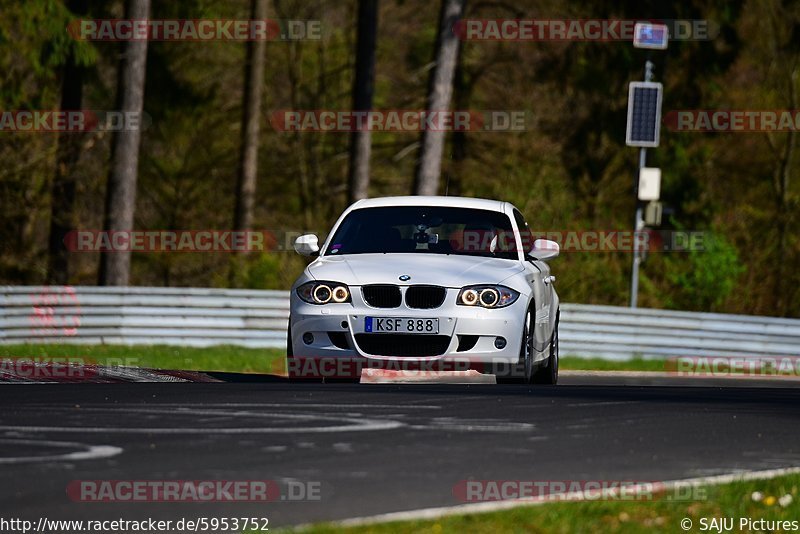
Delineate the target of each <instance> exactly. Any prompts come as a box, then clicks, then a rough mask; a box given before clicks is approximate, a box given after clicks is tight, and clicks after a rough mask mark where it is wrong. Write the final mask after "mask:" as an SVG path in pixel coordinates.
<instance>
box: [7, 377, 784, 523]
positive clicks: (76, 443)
mask: <svg viewBox="0 0 800 534" xmlns="http://www.w3.org/2000/svg"><path fill="white" fill-rule="evenodd" d="M635 380H636V379H635V378H626V379H624V380H623V381H622V382H620V381H617V382H616V384H615V382H614V381H613V380H609V379H608V378H605V379H604V378H595V377H591V376H589V377H585V376H584V377H581V376H577V377H575V376H573V377H564V378H563V385H561V386H559V387H557V388H547V387H540V388H527V387H515V386H493V385H488V386H487V385H436V384H428V385H373V386H365V385H348V384H288V383H285V382H281V381H271V382H270V381H265V382H261V383H205V384H192V383H188V384H183V383H157V384H58V385H41V384H39V385H5V386H0V396H2V397H1V398H2V406H3V412H2V417H0V464H2V470H3V475H2V481H3V483H2V484H1V485H0V502H2V514H1V515H3V516H4V517H9V516H16V517H21V518H28V519H32V520H36V519H37V518H39V517H41V516H46V517H47V518H49V519H116V518H120V517H122V518H125V519H145V518H148V517H153V518H162V519H179V518H181V517H233V516H238V517H242V516H257V517H268V518H269V521H270V527H280V526H285V525H291V524H301V523H308V522H311V521H319V520H336V519H343V518H352V517H359V516H370V515H374V514H380V513H386V512H394V511H402V510H413V509H419V508H429V507H438V506H453V505H459V504H463V501H461V500H459V499H458V498H456V497H455V496H454V492H453V489H454V486H456V485H457V484H458V483H459V482H460V481H464V480H466V479H478V480H506V479H508V480H537V481H542V480H649V481H659V480H675V479H682V478H688V477H697V476H706V475H715V474H724V473H731V472H737V471H745V470H763V469H772V468H780V467H790V466H800V440H798V437H799V436H800V430H798V428H800V410H798V408H800V389H798V387H797V386H796V385H794V384H791V383H782V382H776V381H770V380H765V381H747V382H744V381H742V380H739V381H736V384H734V385H736V386H739V387H730V388H720V387H714V386H707V385H704V384H705V383H704V382H703V381H702V380H692V381H691V382H690V384H689V385H686V384H685V381H684V382H680V381H672V380H671V379H668V378H662V379H658V380H656V379H650V380H649V381H648V383H649V384H650V385H648V386H646V387H640V386H632V385H623V386H621V385H618V384H620V383H628V384H630V383H632V382H633V383H635ZM721 382H723V381H717V382H713V384H718V383H721ZM597 384H599V385H597ZM670 384H682V385H670ZM762 385H767V386H772V387H761V386H762ZM775 386H777V387H775ZM109 479H111V480H184V481H185V480H272V481H275V482H276V483H278V485H279V486H280V487H281V491H282V492H284V493H282V496H283V497H284V498H286V497H287V494H288V493H287V492H289V485H290V484H294V488H295V490H296V489H297V488H298V487H301V486H302V487H303V488H311V487H315V488H317V489H318V492H319V493H318V497H319V498H318V499H316V500H311V501H309V500H301V501H296V502H295V501H292V500H291V498H290V499H289V500H281V499H276V500H275V501H274V502H269V503H243V502H219V503H143V502H128V503H106V502H88V503H87V502H75V501H73V500H71V498H70V496H69V495H68V493H67V491H66V488H67V486H68V484H69V483H70V481H75V480H109ZM294 496H295V497H297V493H295V494H294Z"/></svg>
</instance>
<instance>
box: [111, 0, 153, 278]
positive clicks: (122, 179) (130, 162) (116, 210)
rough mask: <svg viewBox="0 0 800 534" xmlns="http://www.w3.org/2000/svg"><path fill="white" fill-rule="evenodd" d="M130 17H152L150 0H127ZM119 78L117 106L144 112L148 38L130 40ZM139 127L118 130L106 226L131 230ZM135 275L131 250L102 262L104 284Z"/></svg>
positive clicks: (123, 110) (125, 45) (130, 110)
mask: <svg viewBox="0 0 800 534" xmlns="http://www.w3.org/2000/svg"><path fill="white" fill-rule="evenodd" d="M125 17H126V18H127V19H147V18H149V17H150V0H127V2H126V6H125ZM124 47H125V51H124V52H123V55H122V60H121V61H120V66H119V74H118V78H117V110H118V111H121V112H123V113H135V114H138V115H139V116H141V113H142V107H143V103H144V79H145V70H146V67H147V40H141V41H128V42H126V43H125V44H124ZM140 139H141V131H140V130H139V128H133V129H131V130H120V131H117V132H115V133H114V140H113V149H112V156H111V172H110V174H109V177H108V190H107V192H106V214H105V225H104V229H105V230H107V231H131V230H132V229H133V217H134V213H135V211H136V177H137V173H138V167H139V141H140ZM130 275H131V253H130V251H129V250H128V251H120V252H110V253H105V254H103V256H102V259H101V262H100V285H103V286H126V285H128V282H129V281H130Z"/></svg>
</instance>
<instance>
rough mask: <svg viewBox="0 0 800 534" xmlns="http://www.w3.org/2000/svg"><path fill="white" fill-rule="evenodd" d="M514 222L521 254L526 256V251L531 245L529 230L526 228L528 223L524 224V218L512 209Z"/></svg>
mask: <svg viewBox="0 0 800 534" xmlns="http://www.w3.org/2000/svg"><path fill="white" fill-rule="evenodd" d="M514 221H516V223H517V228H518V229H519V237H520V240H521V241H522V252H523V253H524V254H525V255H526V256H527V254H528V251H529V250H530V249H531V246H532V245H533V239H532V237H531V230H530V228H528V223H526V222H525V217H523V216H522V214H521V213H520V212H519V210H518V209H514Z"/></svg>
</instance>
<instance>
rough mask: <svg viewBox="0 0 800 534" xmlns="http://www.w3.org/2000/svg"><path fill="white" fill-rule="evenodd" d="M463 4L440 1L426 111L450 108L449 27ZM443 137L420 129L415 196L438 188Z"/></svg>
mask: <svg viewBox="0 0 800 534" xmlns="http://www.w3.org/2000/svg"><path fill="white" fill-rule="evenodd" d="M465 3H466V0H442V9H441V13H440V15H439V32H438V35H437V37H436V59H435V65H434V67H433V71H432V72H431V77H430V79H429V84H428V102H427V110H428V111H429V112H430V111H447V110H448V109H449V107H450V98H451V96H452V94H453V75H454V73H455V70H456V62H457V58H458V49H459V44H460V43H459V39H458V36H457V35H456V34H455V32H454V31H453V26H454V24H455V23H456V22H457V21H458V19H460V18H461V15H462V13H463V12H464V4H465ZM444 138H445V132H444V131H431V130H424V131H423V132H422V142H421V147H420V155H419V159H418V161H417V169H416V172H415V175H414V193H415V194H417V195H435V194H437V193H438V191H439V177H440V175H441V165H442V153H443V152H444Z"/></svg>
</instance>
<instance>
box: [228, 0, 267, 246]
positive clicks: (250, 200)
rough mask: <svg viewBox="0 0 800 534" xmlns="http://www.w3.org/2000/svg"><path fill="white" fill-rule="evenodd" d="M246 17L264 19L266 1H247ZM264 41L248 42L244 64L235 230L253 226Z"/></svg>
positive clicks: (265, 15) (262, 89)
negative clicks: (248, 10) (248, 6)
mask: <svg viewBox="0 0 800 534" xmlns="http://www.w3.org/2000/svg"><path fill="white" fill-rule="evenodd" d="M250 17H251V18H252V19H266V18H267V0H251V3H250ZM265 50H266V42H265V41H264V40H257V41H248V43H247V62H246V64H245V88H244V98H243V105H242V130H241V139H242V145H241V152H240V155H239V175H238V179H237V184H236V212H235V215H234V222H233V226H234V229H235V230H249V229H250V228H251V227H252V225H253V206H254V205H255V195H256V177H257V175H258V139H259V133H260V131H261V98H262V95H263V93H264V66H265V60H264V52H265Z"/></svg>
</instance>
